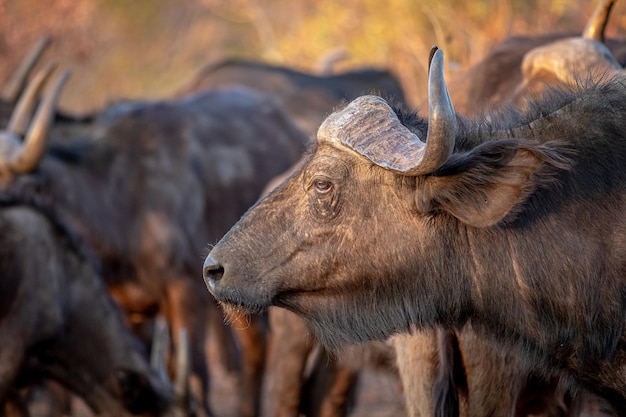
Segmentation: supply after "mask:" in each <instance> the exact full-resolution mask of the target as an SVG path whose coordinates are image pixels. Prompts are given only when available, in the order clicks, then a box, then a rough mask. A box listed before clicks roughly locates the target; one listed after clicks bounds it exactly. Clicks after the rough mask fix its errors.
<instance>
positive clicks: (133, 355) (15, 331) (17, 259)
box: [0, 73, 173, 415]
mask: <svg viewBox="0 0 626 417" xmlns="http://www.w3.org/2000/svg"><path fill="white" fill-rule="evenodd" d="M67 75H68V74H67V73H66V74H64V75H63V76H61V77H59V78H57V80H56V82H55V84H54V86H53V87H52V88H51V90H50V91H49V92H48V94H47V95H46V96H45V98H44V99H43V100H42V103H41V105H40V107H39V109H38V111H37V114H36V116H35V120H34V122H33V123H32V124H31V125H30V127H29V133H28V137H27V140H28V141H29V142H31V143H36V142H40V141H42V140H44V139H45V135H46V131H47V127H48V125H49V123H50V120H51V119H52V113H53V111H54V104H55V102H56V100H57V98H58V96H59V94H60V91H61V88H62V86H63V84H64V83H65V80H66V79H67ZM44 80H45V77H38V79H37V80H35V82H36V83H42V82H43V81H44ZM1 135H2V139H3V141H2V143H3V145H4V146H3V148H2V159H3V161H4V162H5V165H3V172H7V170H20V169H21V168H23V164H24V161H28V159H29V158H28V157H26V158H24V154H23V153H19V152H16V149H19V146H16V145H18V144H17V143H16V142H15V140H16V139H17V138H16V137H15V136H14V135H13V134H12V132H2V133H1ZM20 156H21V157H20ZM0 274H1V275H2V277H1V279H0V340H2V343H1V348H0V404H2V405H4V404H5V401H6V400H7V399H8V397H10V396H11V394H10V392H11V389H13V388H14V387H15V386H16V384H21V383H28V382H30V381H32V378H38V377H40V376H44V377H51V378H54V379H56V380H57V381H59V382H61V383H62V384H63V385H64V386H65V387H67V388H69V389H70V390H71V391H73V392H74V393H76V394H78V395H79V396H81V397H82V398H83V399H84V400H85V401H86V402H87V404H88V405H89V406H90V407H91V408H92V409H93V410H94V411H96V412H98V413H112V414H111V415H127V414H128V413H129V412H131V413H150V414H151V415H166V414H167V413H171V412H173V411H172V410H171V409H170V407H171V405H172V397H173V393H172V387H171V385H170V384H169V381H167V380H166V379H160V378H159V377H158V375H157V373H156V372H154V371H152V370H151V369H150V367H149V365H148V362H147V360H146V359H145V357H144V352H142V350H141V349H140V348H139V345H138V344H137V341H136V340H135V339H134V337H133V336H131V334H130V332H129V331H128V329H127V328H126V327H125V326H124V324H123V322H122V319H121V316H120V313H119V310H118V309H117V308H116V306H115V305H114V303H113V301H112V300H111V298H110V297H109V296H108V294H107V292H106V290H105V287H104V283H103V282H102V280H101V278H100V276H99V275H98V274H97V264H96V263H95V262H94V260H93V258H92V256H91V254H90V251H89V249H87V248H86V246H84V245H83V244H82V242H81V240H80V238H78V237H77V236H76V235H75V234H73V233H72V231H71V229H70V228H68V227H67V226H66V225H65V224H64V221H63V219H62V218H58V217H56V216H55V215H54V211H53V210H52V209H51V208H50V207H47V206H46V204H45V201H42V200H40V199H38V198H36V197H35V196H32V195H25V194H15V195H13V194H11V193H3V194H2V195H1V196H0ZM168 410H169V411H168Z"/></svg>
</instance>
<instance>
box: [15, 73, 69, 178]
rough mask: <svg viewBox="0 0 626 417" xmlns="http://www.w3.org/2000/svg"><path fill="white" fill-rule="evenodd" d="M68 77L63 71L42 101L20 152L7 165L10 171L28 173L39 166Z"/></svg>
mask: <svg viewBox="0 0 626 417" xmlns="http://www.w3.org/2000/svg"><path fill="white" fill-rule="evenodd" d="M69 77H70V71H69V70H66V71H64V72H63V74H61V76H60V77H58V78H57V80H56V82H55V83H54V84H53V86H52V87H51V88H50V90H49V91H48V92H47V94H46V96H45V97H44V98H43V99H42V101H41V103H40V104H39V108H38V109H37V113H36V114H35V118H34V119H33V122H32V123H31V125H30V128H29V129H28V133H27V135H26V138H25V139H24V145H23V147H22V149H21V151H20V152H18V153H16V154H15V155H14V156H13V157H12V158H11V160H10V161H9V162H8V164H7V165H8V167H9V169H11V171H13V172H15V173H18V174H19V173H25V172H30V171H32V170H33V169H34V168H35V167H36V166H37V165H38V164H39V161H40V160H41V157H42V156H43V153H44V150H45V149H46V138H47V134H48V129H49V127H50V124H51V123H52V119H53V117H54V111H55V108H56V104H57V101H58V99H59V96H60V95H61V90H62V89H63V86H64V85H65V83H66V82H67V80H68V78H69Z"/></svg>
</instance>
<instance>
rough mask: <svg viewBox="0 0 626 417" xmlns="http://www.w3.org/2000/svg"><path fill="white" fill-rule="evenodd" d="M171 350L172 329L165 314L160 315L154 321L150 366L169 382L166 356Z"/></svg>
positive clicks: (162, 378)
mask: <svg viewBox="0 0 626 417" xmlns="http://www.w3.org/2000/svg"><path fill="white" fill-rule="evenodd" d="M169 350H170V329H169V326H168V325H167V322H166V321H165V318H164V317H163V316H158V317H157V318H156V320H155V322H154V330H153V331H152V349H151V351H150V368H152V370H153V371H155V372H156V374H157V375H158V376H159V378H160V379H161V380H163V381H165V382H167V383H168V384H169V383H170V379H169V376H168V375H167V365H166V364H165V361H166V359H165V358H166V357H167V355H168V354H169Z"/></svg>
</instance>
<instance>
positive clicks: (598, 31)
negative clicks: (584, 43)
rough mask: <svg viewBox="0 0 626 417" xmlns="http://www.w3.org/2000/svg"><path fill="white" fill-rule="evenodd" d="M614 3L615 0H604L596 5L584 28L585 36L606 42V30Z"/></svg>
mask: <svg viewBox="0 0 626 417" xmlns="http://www.w3.org/2000/svg"><path fill="white" fill-rule="evenodd" d="M614 4H615V0H604V1H602V2H601V3H600V4H599V5H598V7H596V9H595V10H594V12H593V15H591V18H590V19H589V21H588V22H587V25H586V26H585V29H584V30H583V38H585V39H593V40H596V41H598V42H602V43H604V30H605V29H606V25H607V24H608V22H609V15H610V14H611V9H612V8H613V5H614Z"/></svg>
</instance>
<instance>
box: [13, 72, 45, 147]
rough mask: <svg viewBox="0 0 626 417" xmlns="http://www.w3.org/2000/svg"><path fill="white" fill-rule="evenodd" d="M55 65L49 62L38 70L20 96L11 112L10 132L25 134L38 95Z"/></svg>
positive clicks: (19, 134)
mask: <svg viewBox="0 0 626 417" xmlns="http://www.w3.org/2000/svg"><path fill="white" fill-rule="evenodd" d="M55 67H56V64H55V63H53V62H51V63H48V65H46V66H45V67H44V68H43V69H42V70H41V71H38V72H37V74H35V76H34V77H33V79H32V80H31V82H30V83H28V86H27V87H26V91H25V92H24V94H22V96H21V97H20V101H19V102H18V103H17V105H16V106H15V109H13V113H12V114H11V119H10V120H9V125H8V126H7V130H8V131H9V132H11V133H13V134H15V135H18V136H24V134H25V133H26V131H27V129H28V124H29V122H30V118H31V115H32V112H33V109H34V108H35V105H36V103H37V96H39V93H40V92H41V90H42V88H43V86H44V84H45V82H46V80H47V79H48V77H50V74H52V70H54V68H55Z"/></svg>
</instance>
